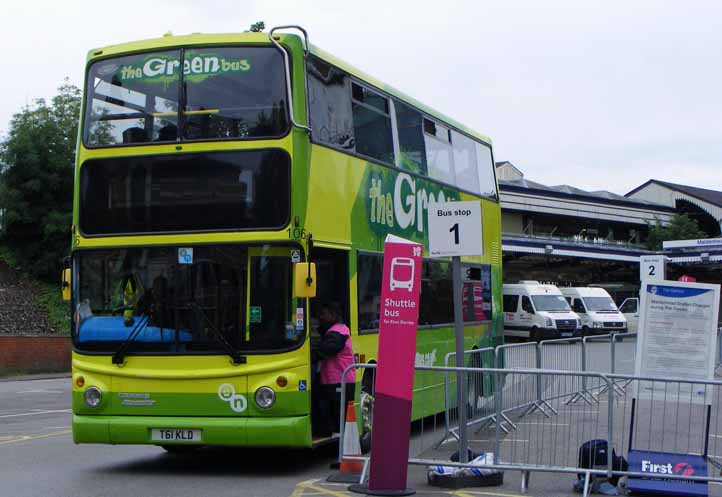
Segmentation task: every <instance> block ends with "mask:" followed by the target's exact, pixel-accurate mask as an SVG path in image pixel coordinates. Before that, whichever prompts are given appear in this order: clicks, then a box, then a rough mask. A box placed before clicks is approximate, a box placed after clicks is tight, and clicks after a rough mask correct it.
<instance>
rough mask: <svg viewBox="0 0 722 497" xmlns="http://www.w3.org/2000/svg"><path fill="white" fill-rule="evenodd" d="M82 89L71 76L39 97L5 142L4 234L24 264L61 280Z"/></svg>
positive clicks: (0, 158) (0, 186)
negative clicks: (55, 90)
mask: <svg viewBox="0 0 722 497" xmlns="http://www.w3.org/2000/svg"><path fill="white" fill-rule="evenodd" d="M79 115H80V89H79V88H77V87H76V86H73V85H71V84H70V83H69V82H68V80H67V79H66V80H65V82H64V83H63V84H62V85H61V86H60V88H58V94H57V95H56V96H55V97H53V99H52V100H51V102H50V105H48V103H47V102H46V101H45V100H44V99H39V100H36V101H35V103H34V104H33V105H32V106H27V107H25V108H23V109H22V110H21V111H20V112H19V113H17V114H15V115H14V116H13V118H12V119H11V121H10V130H9V132H8V135H7V137H6V138H5V140H4V141H3V142H2V143H0V209H1V211H0V212H2V231H1V232H0V236H1V237H2V241H3V243H4V245H5V246H6V247H7V249H8V250H10V252H11V253H12V255H13V256H14V258H15V260H16V261H17V263H18V265H19V266H20V269H21V270H23V271H26V272H28V273H31V274H33V275H35V276H40V277H44V278H52V279H53V280H55V279H56V278H57V275H58V273H59V270H60V265H61V260H62V257H63V256H65V255H67V253H68V250H69V247H70V226H71V224H72V211H73V173H74V163H75V147H76V139H77V136H78V116H79Z"/></svg>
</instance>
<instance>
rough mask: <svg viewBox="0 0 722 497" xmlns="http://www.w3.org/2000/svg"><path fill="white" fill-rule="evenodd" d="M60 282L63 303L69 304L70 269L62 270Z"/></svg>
mask: <svg viewBox="0 0 722 497" xmlns="http://www.w3.org/2000/svg"><path fill="white" fill-rule="evenodd" d="M60 280H61V283H60V287H61V291H62V294H63V302H70V268H65V269H63V272H62V275H61V278H60Z"/></svg>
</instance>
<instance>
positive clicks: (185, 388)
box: [65, 30, 503, 450]
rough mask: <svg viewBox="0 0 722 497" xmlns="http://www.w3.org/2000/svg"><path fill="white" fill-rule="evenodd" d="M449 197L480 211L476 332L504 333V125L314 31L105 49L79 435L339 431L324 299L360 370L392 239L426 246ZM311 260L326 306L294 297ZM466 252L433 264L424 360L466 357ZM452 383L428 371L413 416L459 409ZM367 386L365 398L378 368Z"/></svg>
mask: <svg viewBox="0 0 722 497" xmlns="http://www.w3.org/2000/svg"><path fill="white" fill-rule="evenodd" d="M401 63H403V62H401ZM451 200H467V201H468V200H473V201H478V202H479V203H480V204H481V209H482V217H483V252H484V255H483V256H481V257H470V258H465V259H464V261H463V264H464V293H463V295H464V318H465V332H466V344H465V345H466V348H467V349H470V348H473V347H482V346H487V345H491V344H492V343H494V341H495V340H496V339H497V338H499V339H501V336H502V333H503V329H502V328H503V325H502V309H501V305H500V303H501V282H502V279H501V228H500V223H501V214H500V208H499V197H498V192H497V184H496V179H495V172H494V162H493V159H492V150H491V144H490V141H489V140H488V139H487V138H486V137H484V136H482V135H479V134H476V133H474V132H472V131H470V130H468V129H466V128H465V127H463V126H461V125H460V124H458V123H456V122H455V121H453V120H451V119H448V118H446V117H444V116H443V115H441V114H439V113H438V112H435V111H433V110H432V109H430V108H428V107H426V106H424V105H421V104H420V103H419V102H417V101H416V100H414V99H412V98H409V97H407V96H405V95H404V94H402V93H401V92H398V91H396V90H394V89H392V88H390V87H388V86H387V85H385V84H383V83H381V82H379V81H378V80H376V79H374V78H371V77H370V76H368V75H366V74H364V73H362V72H360V71H358V70H356V69H354V68H353V67H351V66H349V65H347V64H345V63H343V62H341V61H340V60H337V59H336V58H334V57H332V56H331V55H329V54H328V53H326V52H324V51H322V50H320V49H318V48H315V47H313V46H312V45H309V43H308V40H307V38H306V36H305V32H302V34H301V35H300V36H297V35H293V34H287V33H286V34H281V33H279V32H278V31H277V30H273V31H272V32H271V33H270V34H266V33H240V34H222V35H206V34H193V35H188V36H164V37H162V38H158V39H152V40H145V41H138V42H132V43H126V44H122V45H113V46H108V47H104V48H100V49H97V50H92V51H91V52H90V53H89V56H88V62H87V72H86V80H85V88H84V100H83V110H82V126H81V133H80V138H79V144H78V153H77V166H76V174H75V200H74V213H73V234H72V258H71V266H70V269H69V270H68V271H66V273H65V275H66V278H67V282H68V285H69V289H70V290H71V291H70V293H71V297H70V298H71V300H72V308H73V311H74V312H73V323H72V340H73V347H74V350H73V380H72V381H73V393H72V395H73V403H72V406H73V437H74V440H75V442H76V443H110V444H154V445H161V446H164V447H166V448H167V449H169V450H173V449H178V450H180V449H181V448H188V447H189V446H191V447H195V446H199V445H233V446H255V447H259V446H288V447H312V446H314V445H315V444H317V443H321V442H323V440H320V439H318V438H315V437H314V433H313V429H312V426H313V423H312V419H313V418H314V416H315V415H316V413H314V410H313V407H312V406H313V405H314V403H313V402H312V398H313V395H314V393H315V392H316V390H317V389H316V388H315V387H316V380H315V376H314V371H315V369H316V368H315V364H314V363H313V361H312V354H311V349H312V341H313V332H314V330H315V327H316V325H317V315H318V307H319V304H320V303H321V302H330V301H335V302H338V303H339V304H340V306H341V308H342V309H343V311H344V320H345V321H346V322H347V323H348V325H349V327H350V329H351V333H352V341H353V347H354V352H355V354H356V357H357V360H358V362H360V363H373V362H375V360H376V351H377V344H378V312H379V299H380V295H381V288H380V287H381V262H382V254H381V251H382V249H383V241H384V238H385V237H386V235H387V234H394V235H398V236H401V237H404V238H407V239H411V240H414V241H417V242H421V243H423V244H424V245H425V247H428V244H427V241H428V240H427V233H428V225H427V209H428V206H429V204H431V203H433V202H439V201H442V202H443V201H451ZM309 261H310V262H312V263H313V265H314V268H315V270H316V275H317V276H316V279H315V281H314V285H315V286H316V297H315V298H305V297H307V295H304V294H303V293H302V292H297V291H294V283H295V280H297V279H298V278H294V274H295V273H299V271H297V270H300V269H302V268H306V269H308V270H310V268H311V265H309V264H306V265H305V266H304V264H305V263H308V262H309ZM450 265H451V264H450V261H449V260H446V259H432V258H426V259H425V260H424V264H423V273H422V283H423V286H422V295H421V303H420V317H419V331H418V353H417V363H419V364H424V365H441V364H443V361H444V357H445V355H446V354H447V353H448V352H450V351H453V347H454V346H453V343H454V330H453V324H452V323H453V308H452V285H451V270H450ZM440 379H441V378H440V377H436V378H432V377H431V376H425V375H423V374H417V377H416V384H415V389H416V394H415V395H416V396H415V402H414V409H413V417H414V419H418V418H421V417H424V416H427V415H430V414H432V413H436V412H440V411H442V410H443V409H444V405H443V384H442V383H441V382H440ZM357 381H358V382H359V385H358V388H357V396H360V395H364V396H365V397H364V402H363V403H361V404H362V405H363V406H364V409H368V407H369V406H370V405H372V399H373V386H372V381H371V379H370V377H369V376H368V375H364V374H359V375H358V380H357ZM472 394H473V395H482V394H483V392H480V391H473V392H472ZM357 401H358V399H357ZM362 414H364V415H365V414H368V413H366V412H362Z"/></svg>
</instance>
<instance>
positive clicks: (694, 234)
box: [647, 214, 707, 250]
mask: <svg viewBox="0 0 722 497" xmlns="http://www.w3.org/2000/svg"><path fill="white" fill-rule="evenodd" d="M698 238H707V234H706V233H705V232H704V231H702V230H701V229H700V228H699V225H698V224H697V221H696V220H694V219H692V218H691V217H689V216H688V215H687V214H675V215H674V216H672V219H671V220H670V221H669V224H668V225H667V226H663V225H662V223H661V222H659V220H657V224H655V225H651V226H650V227H649V236H648V237H647V247H648V248H649V249H650V250H662V242H664V241H667V240H696V239H698Z"/></svg>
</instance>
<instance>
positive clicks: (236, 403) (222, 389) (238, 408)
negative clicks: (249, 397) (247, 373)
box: [218, 383, 248, 413]
mask: <svg viewBox="0 0 722 497" xmlns="http://www.w3.org/2000/svg"><path fill="white" fill-rule="evenodd" d="M218 397H220V399H221V400H222V401H224V402H228V403H229V404H230V405H231V410H233V411H234V412H239V413H240V412H243V411H245V410H246V407H248V402H247V401H246V398H245V397H244V396H243V395H241V394H237V393H236V389H235V388H233V385H231V384H230V383H224V384H223V385H221V386H219V387H218Z"/></svg>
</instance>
